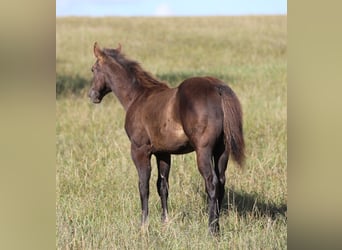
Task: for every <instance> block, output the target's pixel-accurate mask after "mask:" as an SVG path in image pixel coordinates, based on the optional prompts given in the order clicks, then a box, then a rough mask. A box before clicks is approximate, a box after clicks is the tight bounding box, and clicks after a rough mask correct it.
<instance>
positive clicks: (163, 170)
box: [156, 153, 171, 222]
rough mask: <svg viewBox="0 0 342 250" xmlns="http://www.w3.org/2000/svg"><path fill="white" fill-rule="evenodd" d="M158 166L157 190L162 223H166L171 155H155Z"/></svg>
mask: <svg viewBox="0 0 342 250" xmlns="http://www.w3.org/2000/svg"><path fill="white" fill-rule="evenodd" d="M156 158H157V166H158V180H157V190H158V194H159V196H160V200H161V205H162V222H168V220H169V218H168V214H167V212H168V208H167V198H168V195H169V172H170V164H171V155H170V154H167V153H163V154H156Z"/></svg>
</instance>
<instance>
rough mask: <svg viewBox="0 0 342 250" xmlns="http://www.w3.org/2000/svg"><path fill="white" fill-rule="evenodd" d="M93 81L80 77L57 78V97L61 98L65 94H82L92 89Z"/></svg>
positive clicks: (58, 76)
mask: <svg viewBox="0 0 342 250" xmlns="http://www.w3.org/2000/svg"><path fill="white" fill-rule="evenodd" d="M90 85H91V79H85V78H83V77H80V76H79V75H75V76H68V75H58V74H57V76H56V96H57V97H60V96H62V95H65V94H81V93H82V92H84V91H85V90H86V89H87V88H90Z"/></svg>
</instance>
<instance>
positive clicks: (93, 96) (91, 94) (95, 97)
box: [88, 89, 101, 103]
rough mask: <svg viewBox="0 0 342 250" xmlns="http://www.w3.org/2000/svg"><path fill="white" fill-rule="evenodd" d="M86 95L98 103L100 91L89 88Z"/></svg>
mask: <svg viewBox="0 0 342 250" xmlns="http://www.w3.org/2000/svg"><path fill="white" fill-rule="evenodd" d="M88 97H89V98H90V99H91V101H92V102H93V103H100V102H101V98H100V93H99V92H97V91H95V90H93V89H91V90H90V91H89V93H88Z"/></svg>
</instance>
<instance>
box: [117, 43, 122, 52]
mask: <svg viewBox="0 0 342 250" xmlns="http://www.w3.org/2000/svg"><path fill="white" fill-rule="evenodd" d="M121 48H122V46H121V43H119V44H118V47H117V49H116V50H117V51H118V52H119V53H120V52H121Z"/></svg>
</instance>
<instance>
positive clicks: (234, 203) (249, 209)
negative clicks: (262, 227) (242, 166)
mask: <svg viewBox="0 0 342 250" xmlns="http://www.w3.org/2000/svg"><path fill="white" fill-rule="evenodd" d="M230 210H234V211H236V212H237V213H238V214H239V216H243V217H245V216H247V215H252V216H254V217H269V218H272V219H273V220H275V219H276V218H277V217H279V216H283V217H285V218H287V204H280V205H276V204H275V203H273V202H265V201H263V200H262V198H261V197H259V196H258V195H257V194H249V193H245V192H238V191H234V190H232V189H228V188H226V193H225V196H224V199H223V202H222V210H221V212H222V213H229V211H230Z"/></svg>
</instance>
